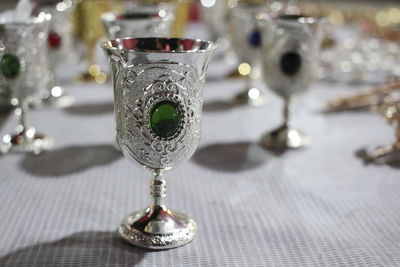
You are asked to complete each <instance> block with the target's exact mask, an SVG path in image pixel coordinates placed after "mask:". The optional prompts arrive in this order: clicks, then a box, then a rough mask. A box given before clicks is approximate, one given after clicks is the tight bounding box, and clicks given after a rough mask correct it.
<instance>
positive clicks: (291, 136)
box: [261, 15, 321, 150]
mask: <svg viewBox="0 0 400 267" xmlns="http://www.w3.org/2000/svg"><path fill="white" fill-rule="evenodd" d="M264 32H268V33H270V34H264V35H263V37H264V38H263V63H264V79H265V82H266V84H267V85H268V87H269V88H270V89H271V90H272V91H274V92H275V93H276V94H278V95H279V96H281V97H282V98H283V100H284V122H283V125H282V126H281V127H279V128H278V129H276V130H274V131H273V132H271V133H267V134H265V135H264V136H263V138H262V141H261V142H262V144H263V145H264V146H265V147H267V148H270V149H278V150H281V149H286V148H299V147H305V146H308V145H310V144H311V137H309V136H308V135H307V134H305V133H303V132H301V131H299V130H296V129H293V128H291V127H290V126H289V115H290V99H291V98H292V96H294V95H297V94H299V93H302V92H304V91H306V90H307V89H309V88H310V86H311V84H312V82H313V80H314V78H315V75H316V70H317V66H318V55H319V49H320V42H321V31H320V27H319V22H318V20H317V19H315V18H311V17H301V16H297V15H283V16H280V17H278V18H276V19H275V20H274V22H273V23H269V24H266V25H265V29H264Z"/></svg>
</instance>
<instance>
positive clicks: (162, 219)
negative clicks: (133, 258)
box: [118, 206, 196, 250]
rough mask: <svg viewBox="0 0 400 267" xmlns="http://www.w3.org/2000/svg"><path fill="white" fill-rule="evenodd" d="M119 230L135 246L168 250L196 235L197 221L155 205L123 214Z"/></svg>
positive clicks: (185, 242)
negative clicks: (124, 215)
mask: <svg viewBox="0 0 400 267" xmlns="http://www.w3.org/2000/svg"><path fill="white" fill-rule="evenodd" d="M118 232H119V234H120V236H121V237H122V238H123V239H125V240H126V241H127V242H129V243H131V244H133V245H135V246H137V247H141V248H147V249H156V250H161V249H170V248H176V247H180V246H183V245H185V244H187V243H189V242H191V241H192V240H193V238H194V237H195V235H196V223H195V222H194V221H193V220H192V219H190V218H189V217H188V216H186V215H185V214H183V213H180V212H177V211H170V210H169V209H167V208H166V207H162V206H156V207H155V208H153V207H149V208H147V209H146V210H145V211H140V212H133V213H132V214H130V215H128V216H127V217H125V218H124V219H123V220H122V222H121V224H120V226H119V228H118Z"/></svg>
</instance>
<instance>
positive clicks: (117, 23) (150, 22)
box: [101, 5, 174, 39]
mask: <svg viewBox="0 0 400 267" xmlns="http://www.w3.org/2000/svg"><path fill="white" fill-rule="evenodd" d="M173 19H174V15H173V8H172V7H170V8H169V6H168V5H160V6H143V7H137V8H135V9H133V10H132V11H128V12H125V13H121V14H118V13H113V12H108V13H105V14H103V15H102V16H101V20H102V22H103V25H104V28H105V30H106V32H107V37H108V38H109V39H117V38H126V37H136V38H137V37H154V36H157V37H167V36H168V35H169V33H170V28H171V24H172V22H173Z"/></svg>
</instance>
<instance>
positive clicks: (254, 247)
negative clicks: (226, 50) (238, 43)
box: [0, 58, 400, 266]
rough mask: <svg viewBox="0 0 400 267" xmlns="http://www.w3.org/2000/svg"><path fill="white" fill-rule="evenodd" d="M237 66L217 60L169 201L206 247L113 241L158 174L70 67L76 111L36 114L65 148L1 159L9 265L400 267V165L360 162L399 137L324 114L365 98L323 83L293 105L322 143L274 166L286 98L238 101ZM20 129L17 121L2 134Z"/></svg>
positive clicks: (368, 118) (96, 88) (3, 253)
mask: <svg viewBox="0 0 400 267" xmlns="http://www.w3.org/2000/svg"><path fill="white" fill-rule="evenodd" d="M228 70H229V66H227V65H226V63H224V61H222V60H220V59H218V58H216V59H215V60H214V61H213V62H212V64H211V66H210V68H209V72H208V76H207V77H208V80H207V83H206V86H205V89H204V112H203V132H202V140H201V143H200V145H199V148H198V150H197V152H196V154H195V155H194V156H193V158H192V159H191V160H189V161H187V162H186V163H185V164H183V165H181V166H179V167H178V168H176V169H174V170H172V171H170V172H168V173H167V174H166V177H167V184H168V197H167V203H168V205H169V207H170V208H173V209H176V210H179V211H182V212H185V213H186V214H188V215H190V216H191V217H193V218H194V219H195V220H196V222H197V225H198V232H197V237H196V239H195V240H194V241H193V242H192V243H190V244H188V245H186V246H184V247H181V248H177V249H171V250H167V251H147V250H143V249H138V248H135V247H132V246H131V245H129V244H127V243H125V242H124V241H122V240H121V239H120V238H119V237H118V235H117V234H116V232H115V230H116V227H117V226H118V224H119V221H120V220H121V219H122V218H123V217H124V216H125V215H127V214H128V213H130V212H132V211H134V210H138V209H141V208H144V207H145V206H146V205H148V204H149V202H150V198H149V192H148V189H149V178H150V173H148V172H147V171H145V170H144V169H143V168H141V167H138V166H135V165H134V164H132V163H131V162H130V161H129V160H128V159H126V158H123V157H122V156H121V155H120V154H119V153H118V152H116V151H115V150H114V149H113V135H114V124H113V119H114V118H113V104H112V89H111V84H110V83H108V84H104V85H95V84H91V85H82V84H74V83H72V82H70V80H71V79H72V77H73V76H74V75H75V74H76V73H77V72H78V71H79V69H74V68H73V67H71V66H70V67H66V66H64V67H63V68H61V69H60V70H59V71H58V73H59V75H60V76H61V83H62V85H63V86H64V88H65V89H66V91H68V93H70V94H72V95H74V96H75V97H76V99H77V102H76V104H75V105H74V106H73V107H71V108H68V109H66V110H57V109H51V110H50V109H46V110H35V111H33V112H32V113H31V115H30V118H29V119H30V122H31V123H32V124H33V125H34V126H35V127H36V128H37V129H39V130H41V131H42V132H45V133H46V134H48V135H50V136H52V137H53V138H54V140H55V147H54V150H53V151H51V152H48V153H46V154H43V155H40V156H32V155H15V154H14V155H5V156H2V157H0V204H1V207H0V234H1V238H0V265H1V266H134V265H138V266H398V265H400V230H399V229H400V228H399V225H400V194H399V192H400V170H399V167H400V166H399V165H395V164H394V165H365V164H364V163H363V161H362V160H361V159H360V158H359V157H358V156H357V153H358V152H359V151H360V150H362V149H363V148H365V147H368V146H369V147H371V146H378V145H383V144H388V143H391V142H392V141H393V140H394V136H393V135H394V131H393V129H392V128H391V127H390V126H388V125H386V124H385V122H383V120H382V119H381V117H379V116H378V115H374V114H372V113H368V112H364V113H362V112H353V113H340V114H334V115H326V114H322V113H320V112H319V110H320V108H321V107H322V106H323V104H324V103H325V101H326V100H327V99H330V98H331V97H333V96H335V95H340V94H349V93H352V92H355V91H356V90H357V88H355V87H350V86H347V85H344V84H340V83H336V84H327V83H322V82H317V83H315V84H314V86H313V87H312V89H311V90H310V91H309V92H308V93H306V94H305V95H303V96H301V97H299V98H298V99H296V100H295V102H294V107H293V113H292V114H293V118H292V124H293V125H296V126H297V127H299V128H301V129H303V130H306V131H307V132H308V133H310V134H311V135H312V136H313V137H314V143H313V146H312V147H311V148H309V149H306V150H299V151H290V152H288V153H285V154H283V155H280V156H277V155H274V154H271V153H268V152H267V151H266V150H263V149H261V148H260V147H259V146H258V145H257V142H258V140H259V138H260V136H261V134H262V133H264V132H266V131H268V130H271V129H273V128H275V127H276V126H278V125H279V123H280V122H281V120H282V116H281V104H282V103H281V101H280V99H279V98H278V97H276V96H274V95H273V94H272V93H269V92H267V91H266V90H264V92H265V94H266V95H267V97H268V102H267V104H266V105H265V106H263V107H259V108H255V107H250V106H239V107H238V106H235V107H232V106H229V105H227V101H229V99H230V98H231V97H232V96H233V95H234V94H235V93H236V92H239V91H240V90H241V89H242V87H243V86H244V81H242V80H227V79H224V78H223V74H224V73H226V72H227V71H228ZM259 85H260V87H262V88H263V89H265V86H264V85H263V83H262V82H260V84H259ZM15 124H16V121H15V118H14V117H13V116H10V117H9V118H8V119H7V120H6V121H5V122H4V124H3V127H2V128H1V131H0V134H2V135H3V134H6V133H8V132H10V131H12V130H13V128H14V127H15Z"/></svg>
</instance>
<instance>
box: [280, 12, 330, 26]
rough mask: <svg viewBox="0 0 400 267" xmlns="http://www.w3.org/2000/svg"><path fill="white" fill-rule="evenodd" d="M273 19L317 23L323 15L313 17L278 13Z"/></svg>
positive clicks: (287, 21)
mask: <svg viewBox="0 0 400 267" xmlns="http://www.w3.org/2000/svg"><path fill="white" fill-rule="evenodd" d="M275 19H276V20H277V21H278V22H284V23H301V24H309V25H311V24H317V23H319V22H320V21H321V20H322V19H323V17H313V16H307V15H302V14H280V15H278V16H277V17H275Z"/></svg>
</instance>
